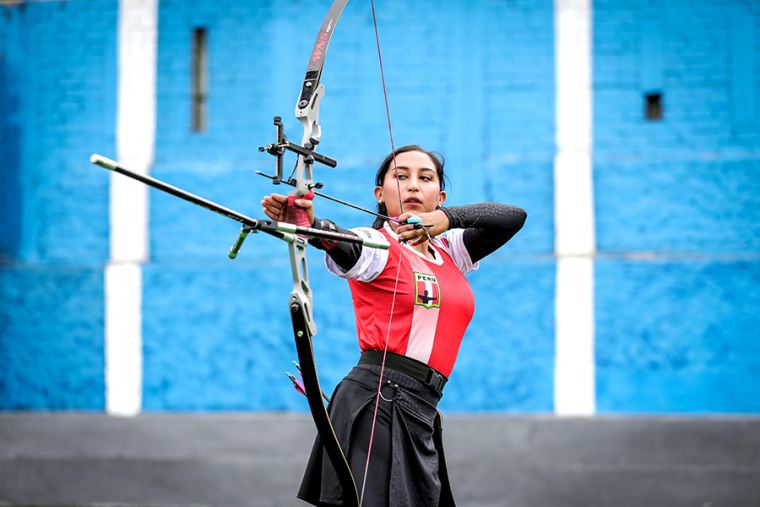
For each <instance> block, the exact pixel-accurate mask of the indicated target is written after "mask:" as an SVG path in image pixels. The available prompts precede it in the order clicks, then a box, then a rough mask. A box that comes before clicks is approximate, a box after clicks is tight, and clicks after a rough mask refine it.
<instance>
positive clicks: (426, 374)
mask: <svg viewBox="0 0 760 507" xmlns="http://www.w3.org/2000/svg"><path fill="white" fill-rule="evenodd" d="M359 364H374V365H377V366H380V365H382V364H383V351H381V350H365V351H364V352H362V356H361V358H360V359H359ZM385 366H387V367H388V368H391V369H393V370H396V371H400V372H401V373H405V374H407V375H409V376H410V377H412V378H415V379H417V380H419V381H420V382H422V383H423V384H425V385H428V386H430V387H432V388H433V390H434V391H435V392H437V393H438V394H439V395H440V394H441V393H443V386H445V385H446V382H448V380H449V379H447V378H446V377H444V376H443V375H441V374H440V373H438V372H437V371H436V370H434V369H433V368H431V367H430V366H428V365H426V364H425V363H422V362H420V361H417V360H416V359H412V358H411V357H406V356H402V355H400V354H394V353H393V352H388V353H387V355H386V357H385Z"/></svg>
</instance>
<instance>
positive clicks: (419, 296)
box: [414, 271, 441, 308]
mask: <svg viewBox="0 0 760 507" xmlns="http://www.w3.org/2000/svg"><path fill="white" fill-rule="evenodd" d="M414 286H415V293H414V304H415V305H419V306H424V307H425V308H439V307H440V306H441V287H440V285H438V280H437V279H436V278H435V275H431V274H430V273H418V272H416V271H415V272H414Z"/></svg>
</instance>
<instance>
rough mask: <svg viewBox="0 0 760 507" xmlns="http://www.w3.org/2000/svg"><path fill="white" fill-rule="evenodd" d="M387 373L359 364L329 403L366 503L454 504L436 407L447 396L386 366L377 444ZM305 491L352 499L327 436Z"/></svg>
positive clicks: (327, 502)
mask: <svg viewBox="0 0 760 507" xmlns="http://www.w3.org/2000/svg"><path fill="white" fill-rule="evenodd" d="M379 378H380V367H379V366H374V365H367V364H362V365H358V366H356V367H354V368H353V370H351V372H349V374H348V375H347V376H346V377H345V378H344V379H343V380H342V381H341V382H340V384H338V386H337V387H336V388H335V392H334V393H333V396H332V398H331V400H330V404H329V406H328V411H329V413H330V419H331V420H332V424H333V427H334V428H335V433H336V435H337V436H338V440H339V441H340V443H341V447H342V448H343V449H344V450H347V451H346V457H347V458H348V460H349V463H350V464H351V470H352V472H353V475H354V479H355V481H356V485H357V489H358V490H359V495H360V496H362V495H363V496H362V507H386V506H392V507H407V506H408V507H414V506H420V507H436V506H439V507H453V506H454V505H455V503H454V498H453V495H452V493H451V485H450V483H449V477H448V472H447V470H446V460H445V458H444V454H443V445H442V435H441V431H442V430H441V415H440V413H439V412H438V409H437V408H436V407H437V405H438V401H439V400H440V397H439V395H438V393H436V392H435V391H434V390H433V389H431V388H430V387H429V386H426V385H424V384H423V383H422V382H420V381H418V380H416V379H414V378H412V377H410V376H408V375H406V374H404V373H401V372H399V371H396V370H392V369H390V368H388V367H386V368H385V372H384V374H383V388H382V390H381V394H382V396H381V397H380V401H379V404H378V407H377V421H376V424H375V430H374V437H373V441H372V449H371V450H370V449H369V441H370V433H371V430H372V420H373V418H374V412H375V400H376V398H377V386H378V381H379ZM368 451H370V452H369V455H370V459H369V468H368V472H367V480H366V482H365V481H364V471H365V467H366V466H367V454H368ZM362 490H363V491H362ZM298 497H299V498H300V499H302V500H304V501H306V502H308V503H310V504H312V505H317V506H334V505H344V503H343V491H342V488H341V485H340V482H339V481H338V476H337V474H336V473H335V469H334V467H333V465H332V463H331V462H330V459H329V457H328V456H327V454H326V453H325V452H324V449H323V447H322V443H321V441H320V438H319V435H317V437H316V440H315V442H314V446H313V448H312V451H311V456H310V457H309V461H308V464H307V467H306V472H305V474H304V478H303V481H302V483H301V488H300V490H299V492H298Z"/></svg>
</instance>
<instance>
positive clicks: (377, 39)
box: [359, 0, 404, 507]
mask: <svg viewBox="0 0 760 507" xmlns="http://www.w3.org/2000/svg"><path fill="white" fill-rule="evenodd" d="M370 6H371V7H372V24H373V26H374V28H375V45H376V46H377V60H378V62H379V64H380V81H381V82H382V85H383V98H384V100H385V117H386V119H387V121H388V137H389V138H390V143H391V156H392V158H393V172H394V178H395V179H396V189H397V191H398V203H399V215H402V214H403V213H404V202H403V201H402V199H401V183H400V182H399V179H398V165H397V164H396V145H395V143H394V142H393V126H392V125H391V109H390V106H389V104H388V89H387V87H386V85H385V69H384V67H383V55H382V52H381V51H380V33H379V31H378V29H377V15H376V13H375V0H370ZM402 259H403V249H402V251H401V253H400V254H399V258H398V263H397V264H396V279H395V282H394V285H393V297H392V299H391V309H390V314H389V316H388V329H387V331H386V333H385V345H384V347H383V360H382V361H381V363H380V379H379V380H378V382H377V393H376V394H375V408H374V411H373V414H372V427H371V429H370V432H369V445H368V446H367V461H366V462H365V464H364V477H363V478H362V488H361V493H360V495H359V507H361V505H362V503H363V502H364V490H365V488H366V486H367V475H368V472H369V461H370V458H371V457H372V443H373V441H374V438H375V426H376V424H377V412H378V408H379V407H380V398H381V396H382V395H381V390H382V388H383V377H384V374H385V359H386V357H387V355H388V343H389V342H390V335H391V324H392V323H393V312H394V310H395V308H396V295H397V294H398V281H399V276H400V274H401V260H402Z"/></svg>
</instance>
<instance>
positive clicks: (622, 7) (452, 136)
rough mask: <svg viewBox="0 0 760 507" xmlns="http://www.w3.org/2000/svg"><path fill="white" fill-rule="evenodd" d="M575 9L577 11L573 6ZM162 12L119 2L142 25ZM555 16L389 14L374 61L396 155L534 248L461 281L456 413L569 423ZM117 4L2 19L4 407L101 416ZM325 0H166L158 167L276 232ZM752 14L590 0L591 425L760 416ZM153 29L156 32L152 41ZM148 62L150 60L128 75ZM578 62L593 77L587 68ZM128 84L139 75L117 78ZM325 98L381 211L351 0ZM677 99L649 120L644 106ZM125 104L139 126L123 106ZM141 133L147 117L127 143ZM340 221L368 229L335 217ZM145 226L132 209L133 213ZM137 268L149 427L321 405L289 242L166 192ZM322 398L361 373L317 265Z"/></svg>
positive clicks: (47, 8)
mask: <svg viewBox="0 0 760 507" xmlns="http://www.w3.org/2000/svg"><path fill="white" fill-rule="evenodd" d="M571 4H572V3H568V4H567V6H570V7H567V8H568V9H569V8H571V7H572V5H571ZM146 5H149V2H131V1H124V2H122V4H121V8H122V11H121V12H122V15H121V21H122V22H123V20H124V17H125V15H126V14H125V13H128V12H129V9H140V8H145V6H146ZM562 5H565V4H564V3H562V2H558V3H557V6H559V7H557V6H555V5H554V4H553V3H552V2H551V1H548V0H530V1H527V0H525V1H517V2H477V3H475V4H474V5H471V3H469V2H449V3H446V4H445V5H439V3H438V2H433V1H418V2H387V3H383V4H381V5H380V6H379V16H380V19H379V22H380V30H381V31H380V36H381V47H382V49H383V57H384V63H385V68H386V72H387V76H386V77H387V80H388V86H389V95H390V96H389V98H390V103H391V108H392V121H393V126H394V134H395V141H396V144H397V145H401V144H407V143H419V144H422V145H423V146H426V147H429V148H431V149H434V150H438V151H440V152H442V153H443V154H444V155H445V156H446V159H447V163H448V166H447V167H448V170H449V178H450V180H451V182H450V188H449V193H450V203H451V204H462V203H469V202H479V201H484V200H499V201H505V202H512V203H516V204H519V205H521V206H523V207H524V208H525V209H526V210H527V211H528V214H529V218H528V222H527V224H526V226H525V228H524V229H523V231H521V232H520V234H518V236H517V237H516V238H515V239H514V240H513V241H512V242H510V244H509V245H508V246H507V247H505V248H504V249H502V250H501V251H499V252H498V253H496V254H495V255H493V256H492V257H491V258H489V259H487V260H486V261H485V262H483V265H482V267H481V269H480V271H478V272H476V273H475V274H474V275H473V276H472V277H471V282H472V284H473V288H474V290H475V294H476V298H477V308H476V314H475V318H474V320H473V323H472V325H471V327H470V329H469V331H468V334H467V336H466V337H465V341H464V343H463V346H462V349H461V353H460V357H459V360H458V363H457V367H456V369H455V372H454V374H453V376H452V379H451V382H450V383H449V385H448V386H447V393H446V398H445V399H444V402H443V405H442V407H443V409H444V410H446V411H506V412H515V413H552V412H553V411H554V410H555V405H556V399H555V397H556V392H555V391H556V390H555V387H554V373H555V370H554V368H555V361H556V360H557V357H556V354H555V334H556V332H557V329H555V313H556V312H555V310H556V308H555V296H556V293H555V276H556V271H555V269H556V262H555V233H556V231H555V222H554V218H553V214H554V200H553V199H554V195H555V191H556V189H555V187H554V185H555V182H554V179H553V174H552V171H553V165H554V159H555V155H556V147H555V136H556V125H555V121H556V120H555V105H556V104H555V95H556V89H555V88H556V85H557V80H556V76H555V64H556V61H555V46H554V45H555V28H556V26H555V21H556V14H555V9H562V8H564V7H562ZM119 8H120V7H119V3H118V2H117V1H116V0H113V1H110V0H104V1H98V2H84V1H78V0H77V1H70V2H47V3H29V4H26V5H17V6H1V7H0V84H2V86H0V113H2V114H0V147H1V148H2V170H3V179H4V181H5V182H7V184H4V185H2V188H0V196H2V198H3V199H2V204H0V210H2V213H0V256H1V258H2V265H0V363H2V364H3V365H4V368H3V369H2V373H0V408H2V409H4V410H19V409H22V410H25V409H41V410H50V409H53V410H57V409H67V410H95V411H101V410H104V409H105V408H106V406H107V404H108V400H107V396H106V382H105V380H104V379H105V378H106V376H107V367H106V360H105V357H106V355H107V352H106V349H107V348H108V344H107V342H106V337H105V331H104V327H105V326H106V324H107V323H106V321H107V320H108V316H107V312H106V309H105V308H106V304H105V302H104V301H105V298H106V288H105V282H104V279H103V273H104V270H105V267H106V265H107V263H109V260H110V262H111V263H112V264H113V261H114V259H113V255H112V254H113V252H112V249H111V247H110V246H109V214H108V213H109V211H108V210H109V201H110V200H111V197H110V196H109V188H110V185H109V180H108V175H107V174H106V173H105V172H104V171H102V170H100V169H98V168H94V167H92V166H90V165H89V164H88V156H89V154H90V153H91V152H100V153H103V154H105V155H114V156H115V153H116V152H117V146H116V144H117V137H118V135H119V134H118V132H117V120H118V118H117V89H122V88H119V86H120V85H119V82H120V81H119V79H120V75H119V71H118V68H119V66H118V63H119V60H118V59H117V55H118V44H119V43H118V41H119V39H118V33H119V31H118V29H119V22H120V15H119ZM326 9H327V4H326V3H325V2H290V1H288V2H282V1H278V2H242V1H237V0H216V1H214V2H211V1H201V0H194V1H188V0H183V1H179V0H175V1H170V0H162V1H161V2H160V3H159V4H158V7H157V13H156V14H157V40H156V51H155V57H156V62H157V63H156V66H155V71H156V80H155V93H154V96H155V99H156V102H155V111H153V112H154V113H155V119H156V121H155V142H154V144H153V148H154V151H155V154H154V156H153V160H152V162H151V163H150V171H151V172H152V174H153V175H154V176H156V177H158V178H161V179H165V180H167V181H169V182H171V183H173V184H175V185H178V186H180V187H183V188H186V189H187V190H190V191H193V192H196V193H200V194H202V195H204V196H206V197H207V198H210V199H212V200H217V201H220V202H222V203H224V204H225V205H227V206H229V207H232V208H236V209H239V210H240V211H242V212H246V213H249V214H251V215H254V216H256V215H260V212H259V210H258V208H259V206H258V201H259V199H260V197H261V196H262V195H263V194H264V193H266V192H271V191H273V187H271V185H269V184H268V183H267V181H265V180H264V179H261V178H258V177H256V176H255V175H254V174H253V170H254V169H260V170H270V168H271V167H272V165H271V164H272V161H271V160H269V157H268V156H265V155H262V154H259V153H258V152H257V151H256V148H257V147H258V146H260V145H263V144H266V143H268V142H271V141H272V138H273V133H274V130H273V127H272V126H271V118H272V116H274V115H282V116H283V119H284V121H285V123H286V126H287V127H288V134H289V135H290V137H292V138H294V139H298V138H299V137H300V132H299V128H300V127H299V126H298V125H297V124H296V122H295V120H294V119H292V115H291V113H290V112H291V111H292V108H293V104H294V101H295V98H296V95H297V93H298V91H299V87H300V83H301V80H302V78H303V71H304V66H305V64H306V59H307V55H308V52H309V49H310V47H311V44H312V43H313V38H314V35H315V33H316V31H317V28H318V23H319V22H320V20H321V19H322V17H323V15H324V12H325V11H326ZM759 15H760V12H758V8H757V5H756V4H755V3H753V2H744V1H740V0H734V1H730V2H706V1H703V2H697V3H696V4H695V3H694V2H668V3H667V6H663V5H660V4H652V3H650V2H645V1H643V0H642V1H636V2H623V1H620V0H617V1H598V2H595V3H594V5H593V10H592V12H590V13H589V16H590V18H591V19H592V20H593V23H592V25H591V28H590V30H591V33H590V36H591V40H592V55H591V56H592V59H591V62H592V64H591V68H590V69H587V71H588V72H590V73H591V76H592V83H593V87H592V89H591V90H590V93H591V94H592V101H593V102H592V105H593V151H592V156H593V181H591V182H590V184H592V185H593V187H592V188H593V200H594V208H593V211H594V216H593V218H594V224H593V225H594V227H595V229H596V243H595V244H596V248H595V252H593V253H592V257H591V258H592V260H593V263H594V264H593V265H594V270H593V271H594V273H593V274H594V289H593V296H594V298H593V301H592V302H586V303H584V304H586V305H587V306H588V305H593V306H590V307H588V308H589V310H590V311H591V312H592V316H593V321H594V325H595V328H596V332H595V334H594V336H593V339H594V343H593V347H594V356H595V357H594V362H593V364H592V367H593V371H591V372H590V373H591V375H593V379H594V381H595V387H594V386H592V389H593V392H592V393H591V397H592V398H594V400H595V411H596V412H598V413H610V412H615V413H642V412H663V413H712V412H719V413H757V412H758V411H760V402H759V401H758V399H759V398H758V397H757V396H753V395H752V393H754V392H755V391H757V389H758V387H760V386H759V385H758V383H759V382H760V380H758V379H759V378H760V376H758V375H757V373H758V370H760V364H759V363H758V359H757V358H758V357H760V355H759V354H758V347H759V346H760V345H758V344H760V340H758V334H757V331H756V329H757V328H758V325H760V312H758V311H757V308H758V307H759V306H760V288H759V287H760V283H758V282H759V281H760V264H759V261H760V255H759V254H760V239H759V238H760V230H759V229H760V220H759V219H760V211H759V210H760V202H759V201H758V199H759V198H758V196H759V195H760V192H759V190H760V188H758V185H760V183H759V182H760V178H758V168H759V166H758V152H757V148H756V146H758V140H759V139H758V134H759V133H760V130H759V127H758V107H760V106H758V101H757V93H758V86H760V82H759V81H758V79H757V76H758V72H759V70H758V69H759V68H760V67H758V66H759V65H760V61H758V60H760V59H759V58H757V55H758V54H760V53H759V51H758V49H759V48H758V44H760V37H758V36H757V32H758V26H757V24H758V19H759V18H758V16H759ZM196 27H204V28H206V29H207V30H208V41H209V69H208V72H209V97H208V112H209V117H208V128H207V130H206V131H205V132H201V133H194V132H191V129H190V110H191V108H190V92H191V72H190V68H191V36H192V31H193V29H194V28H196ZM146 30H147V29H146ZM138 64H139V62H138ZM580 71H581V70H579V72H580ZM123 77H124V76H123V75H122V76H121V78H123ZM323 82H324V83H325V85H326V87H327V96H326V98H325V100H324V102H323V106H322V124H323V132H324V133H323V142H322V144H321V145H320V150H321V151H322V152H323V153H325V154H328V155H330V156H333V157H335V158H337V159H338V160H339V168H338V169H335V170H329V169H322V168H320V172H319V173H318V177H319V179H320V180H322V181H324V182H325V185H326V189H325V190H326V191H328V192H331V193H333V194H335V195H337V196H340V197H343V198H346V199H348V200H352V201H354V202H357V203H359V204H362V205H365V206H371V205H372V203H373V200H372V199H371V193H370V190H371V186H372V181H373V175H374V171H375V167H376V165H377V164H378V162H379V161H380V160H381V159H382V157H383V156H384V155H385V154H386V153H387V152H388V151H389V146H388V141H387V129H386V126H385V118H384V114H383V103H382V95H381V93H382V92H381V88H380V84H379V76H378V70H377V63H376V54H375V47H374V33H373V31H372V27H371V15H370V12H369V9H368V6H366V5H363V4H362V3H360V2H357V3H356V4H354V3H351V4H349V6H348V7H347V8H346V11H345V12H344V15H343V17H342V19H341V21H340V23H339V25H338V28H337V30H336V32H335V36H334V38H333V41H332V45H331V48H330V52H329V56H328V59H327V64H326V68H325V73H324V76H323ZM652 91H658V92H660V93H662V96H663V99H664V117H663V119H662V120H660V121H647V120H646V119H645V118H644V115H643V100H644V99H643V95H644V94H645V93H649V92H652ZM122 114H126V113H122ZM135 130H139V128H138V127H135V128H133V129H132V132H135ZM318 206H319V213H320V214H321V215H323V216H328V217H331V218H333V219H335V220H336V221H337V222H339V223H341V224H342V225H344V226H355V225H364V224H367V223H369V222H371V219H370V217H365V216H362V215H357V214H355V213H354V212H353V211H348V210H345V209H343V208H340V207H338V206H335V205H332V204H330V203H327V202H319V204H318ZM138 211H139V210H136V211H135V212H136V213H137V212H138ZM147 212H148V217H149V219H148V224H149V226H148V231H147V236H146V237H147V242H148V243H147V255H146V256H145V257H144V258H140V259H138V260H136V261H134V262H135V263H136V265H137V266H138V268H139V270H140V272H141V276H142V290H141V292H140V294H141V298H142V301H141V315H140V318H141V323H140V326H139V330H140V337H139V338H140V342H139V346H140V348H139V350H140V351H141V352H142V354H141V357H140V359H141V364H140V368H141V370H140V372H139V373H140V374H139V388H140V390H141V393H140V394H141V399H140V406H139V407H138V408H139V409H141V410H145V411H175V410H183V411H184V410H197V411H208V410H304V409H305V404H304V402H303V400H302V399H301V398H300V397H298V396H297V395H296V394H295V393H294V391H293V390H292V388H291V387H290V385H289V381H288V380H287V379H286V378H285V376H284V375H283V373H282V371H283V370H286V369H291V365H290V361H291V360H292V359H293V358H294V357H295V352H294V350H293V346H292V343H291V339H290V323H289V317H288V315H287V310H286V305H285V301H286V298H287V294H288V292H289V285H290V281H289V267H288V261H287V257H286V249H285V247H284V244H280V243H279V242H277V241H276V240H274V239H271V238H264V237H252V238H250V239H249V240H248V242H247V244H246V245H245V247H244V250H243V252H242V253H241V256H240V258H239V259H238V260H236V261H234V262H232V261H228V260H227V259H226V252H227V250H228V248H229V246H230V244H231V243H232V241H233V240H234V239H235V237H236V235H237V226H236V225H235V224H234V223H232V222H229V221H227V220H225V219H223V218H221V217H218V216H215V215H213V214H210V213H208V212H207V211H205V210H202V209H200V208H196V207H193V206H191V205H188V204H186V203H184V202H181V201H179V200H176V199H174V198H172V197H170V196H166V195H161V194H159V193H157V192H153V191H151V192H150V194H149V206H148V208H147ZM310 261H311V266H312V285H313V287H314V290H315V298H316V300H315V315H316V319H317V323H318V325H319V326H320V334H319V335H318V336H317V337H316V339H315V347H316V354H317V360H318V365H319V367H320V373H321V376H322V378H323V383H324V384H325V385H326V386H331V385H333V384H334V383H335V382H336V381H337V380H338V379H339V378H340V377H341V376H342V375H343V374H344V372H345V371H347V369H348V368H349V367H350V366H351V365H352V364H353V362H354V361H355V360H356V356H357V351H356V345H355V334H354V322H353V316H352V313H351V311H350V297H349V294H348V291H347V290H346V287H345V284H344V283H343V282H342V281H340V280H337V279H335V278H333V277H330V276H328V275H327V274H325V272H324V270H323V269H322V268H321V266H320V265H321V260H320V259H319V255H317V254H316V253H312V255H311V257H310Z"/></svg>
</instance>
